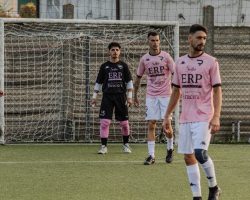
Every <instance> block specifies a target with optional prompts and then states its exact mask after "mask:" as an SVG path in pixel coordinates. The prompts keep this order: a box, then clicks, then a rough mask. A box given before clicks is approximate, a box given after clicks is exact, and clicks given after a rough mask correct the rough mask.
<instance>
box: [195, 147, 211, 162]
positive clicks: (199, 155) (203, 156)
mask: <svg viewBox="0 0 250 200" xmlns="http://www.w3.org/2000/svg"><path fill="white" fill-rule="evenodd" d="M194 153H195V158H196V160H197V161H198V162H199V163H200V164H203V163H205V162H207V161H208V155H207V150H204V149H195V150H194Z"/></svg>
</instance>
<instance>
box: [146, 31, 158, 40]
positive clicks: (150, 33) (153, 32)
mask: <svg viewBox="0 0 250 200" xmlns="http://www.w3.org/2000/svg"><path fill="white" fill-rule="evenodd" d="M157 35H159V33H157V32H155V31H150V32H149V33H148V38H149V36H157Z"/></svg>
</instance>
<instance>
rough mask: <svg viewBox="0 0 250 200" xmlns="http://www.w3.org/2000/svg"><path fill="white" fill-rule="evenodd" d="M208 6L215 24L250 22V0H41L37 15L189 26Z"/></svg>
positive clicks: (198, 19)
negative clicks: (178, 22) (172, 23)
mask: <svg viewBox="0 0 250 200" xmlns="http://www.w3.org/2000/svg"><path fill="white" fill-rule="evenodd" d="M117 5H118V6H117ZM207 5H211V6H213V7H214V18H215V25H247V24H248V25H249V24H250V16H248V15H250V14H249V13H250V1H249V0H206V1H205V0H172V1H169V0H105V1H104V0H40V17H41V18H56V19H62V18H74V19H107V20H115V19H117V18H119V19H121V20H146V21H148V20H150V21H177V20H178V21H180V24H183V25H190V24H193V23H202V16H203V7H204V6H207ZM117 14H119V17H117Z"/></svg>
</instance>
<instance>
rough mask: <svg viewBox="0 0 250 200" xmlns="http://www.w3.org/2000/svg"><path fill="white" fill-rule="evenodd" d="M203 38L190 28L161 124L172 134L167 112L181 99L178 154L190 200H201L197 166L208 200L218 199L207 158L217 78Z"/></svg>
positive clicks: (216, 113) (215, 124)
mask: <svg viewBox="0 0 250 200" xmlns="http://www.w3.org/2000/svg"><path fill="white" fill-rule="evenodd" d="M206 39H207V29H206V28H205V27H203V26H201V25H198V24H194V25H192V26H191V27H190V30H189V36H188V41H189V52H188V54H187V55H184V56H182V57H180V58H179V59H178V60H177V61H176V69H175V72H174V76H173V80H172V85H173V92H172V95H171V98H170V102H169V105H168V109H167V112H166V114H165V118H164V121H163V128H164V130H165V131H166V132H172V127H171V113H172V112H173V110H174V108H175V106H176V104H177V102H178V100H179V98H180V96H181V98H182V101H181V102H182V106H181V115H180V130H179V132H180V133H179V142H178V153H181V154H184V160H185V163H186V169H187V175H188V180H189V183H190V187H191V190H192V194H193V200H200V199H202V195H201V185H200V171H199V165H198V163H199V164H200V166H201V168H202V169H203V170H204V172H205V174H206V177H207V181H208V186H209V197H208V200H218V199H219V195H220V192H221V190H220V188H219V187H218V186H217V181H216V175H215V168H214V163H213V161H212V159H211V157H210V156H209V155H208V146H209V143H210V139H211V134H214V133H215V132H217V131H218V130H219V128H220V112H221V105H222V90H221V78H220V72H219V64H218V61H217V59H216V58H214V57H212V56H210V55H208V54H207V53H205V52H204V46H205V43H206Z"/></svg>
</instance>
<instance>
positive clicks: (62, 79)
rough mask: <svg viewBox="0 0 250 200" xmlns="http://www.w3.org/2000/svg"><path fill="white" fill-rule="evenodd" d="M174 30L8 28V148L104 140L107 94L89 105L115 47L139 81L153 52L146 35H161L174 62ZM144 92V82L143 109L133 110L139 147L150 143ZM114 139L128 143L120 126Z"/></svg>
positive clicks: (34, 24)
mask: <svg viewBox="0 0 250 200" xmlns="http://www.w3.org/2000/svg"><path fill="white" fill-rule="evenodd" d="M174 30H175V25H167V24H166V25H165V26H157V25H154V26H152V25H146V24H145V25H144V24H117V23H116V24H112V23H110V24H107V23H106V24H102V23H98V24H95V23H94V22H93V23H79V22H78V23H66V22H65V23H56V22H55V23H46V22H34V21H33V22H22V23H21V22H18V23H10V22H9V23H7V22H6V23H5V24H4V45H5V46H4V48H5V56H4V64H5V69H4V79H5V86H4V87H5V93H6V96H5V140H6V142H7V143H17V142H95V141H99V118H98V114H99V107H100V102H101V95H99V96H98V101H97V106H96V107H94V108H92V107H91V106H90V98H91V96H92V93H93V88H94V83H95V79H96V76H97V73H98V71H99V67H100V65H101V64H102V63H103V62H105V61H106V60H107V59H108V54H107V53H108V52H107V46H108V44H109V43H110V42H111V41H117V42H119V43H120V44H121V46H122V57H121V60H123V61H125V62H126V63H128V65H129V67H130V70H131V73H132V75H133V77H135V73H136V69H137V65H138V62H139V59H140V57H141V56H142V55H143V54H145V53H146V52H147V51H148V46H147V43H146V38H147V33H148V32H149V31H157V32H159V33H160V36H161V40H162V41H161V44H162V49H163V50H166V51H168V52H169V53H170V54H171V55H172V56H173V57H175V56H176V52H175V51H174V48H173V47H174V45H175V42H176V41H174V35H175V34H176V33H175V32H174ZM176 43H177V42H176ZM145 88H146V79H145V78H143V79H142V82H141V88H140V91H139V95H138V96H139V98H140V101H141V102H142V104H141V106H140V107H139V108H135V107H132V108H130V109H129V113H130V127H131V133H132V134H131V139H132V141H134V142H141V141H145V140H146V133H147V125H146V122H145V120H144V118H145V106H144V103H143V102H145V93H146V92H145ZM159 125H160V124H159ZM158 131H159V130H158ZM109 140H111V141H121V133H120V128H119V126H118V124H117V123H116V122H115V121H113V123H112V125H111V127H110V139H109Z"/></svg>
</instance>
